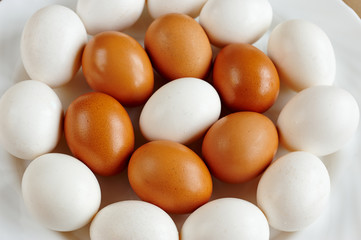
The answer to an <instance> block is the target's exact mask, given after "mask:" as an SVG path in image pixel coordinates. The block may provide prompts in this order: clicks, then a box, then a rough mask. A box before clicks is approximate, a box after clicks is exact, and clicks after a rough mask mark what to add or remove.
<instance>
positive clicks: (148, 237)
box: [90, 200, 179, 240]
mask: <svg viewBox="0 0 361 240" xmlns="http://www.w3.org/2000/svg"><path fill="white" fill-rule="evenodd" d="M90 239H91V240H103V239H107V240H117V239H132V240H153V239H158V240H178V239H179V237H178V230H177V227H176V225H175V224H174V222H173V220H172V218H171V217H170V216H169V215H168V214H167V213H166V212H164V211H163V210H162V209H161V208H159V207H157V206H155V205H153V204H150V203H147V202H143V201H138V200H126V201H121V202H115V203H112V204H110V205H108V206H106V207H104V208H103V209H101V210H100V211H99V212H98V213H97V215H96V216H95V218H94V220H93V221H92V223H91V225H90Z"/></svg>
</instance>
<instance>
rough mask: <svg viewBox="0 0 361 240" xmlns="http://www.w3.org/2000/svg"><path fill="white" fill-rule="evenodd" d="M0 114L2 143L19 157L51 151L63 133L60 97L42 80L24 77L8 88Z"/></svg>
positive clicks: (29, 157) (0, 141)
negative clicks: (23, 79)
mask: <svg viewBox="0 0 361 240" xmlns="http://www.w3.org/2000/svg"><path fill="white" fill-rule="evenodd" d="M0 116H1V118H0V144H1V146H2V147H3V148H4V149H5V150H6V151H8V152H9V153H10V154H12V155H14V156H15V157H18V158H22V159H27V160H33V159H34V158H36V157H38V156H40V155H43V154H45V153H48V152H50V151H52V150H53V149H54V148H55V147H56V145H57V144H58V142H59V139H60V136H61V135H62V130H63V128H62V123H63V116H64V113H63V107H62V104H61V102H60V99H59V97H58V96H57V94H56V93H55V92H54V91H53V90H52V89H51V88H50V87H49V86H48V85H46V84H45V83H43V82H40V81H36V80H26V81H22V82H19V83H16V84H15V85H13V86H12V87H10V88H9V89H8V90H6V92H5V93H4V94H3V95H2V96H1V98H0Z"/></svg>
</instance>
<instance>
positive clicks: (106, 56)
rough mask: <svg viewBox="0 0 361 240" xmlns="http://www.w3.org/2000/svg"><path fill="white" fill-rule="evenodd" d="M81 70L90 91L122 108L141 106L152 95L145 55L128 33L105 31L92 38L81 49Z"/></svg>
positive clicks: (149, 70) (150, 71)
mask: <svg viewBox="0 0 361 240" xmlns="http://www.w3.org/2000/svg"><path fill="white" fill-rule="evenodd" d="M82 67H83V73H84V76H85V79H86V81H87V82H88V84H89V85H90V87H91V88H92V89H94V90H95V91H99V92H103V93H106V94H109V95H110V96H112V97H114V98H115V99H117V100H118V101H119V102H120V103H121V104H123V105H127V106H135V105H140V104H142V103H144V102H145V101H146V100H147V99H148V98H149V96H150V95H151V94H152V92H153V85H154V76H153V67H152V64H151V62H150V60H149V58H148V55H147V53H146V52H145V50H144V49H143V47H142V46H141V45H140V44H139V43H138V42H137V41H136V40H135V39H134V38H132V37H130V36H129V35H127V34H124V33H120V32H115V31H108V32H102V33H99V34H97V35H95V36H94V37H93V38H92V39H91V40H89V42H88V44H87V45H86V47H85V49H84V53H83V60H82Z"/></svg>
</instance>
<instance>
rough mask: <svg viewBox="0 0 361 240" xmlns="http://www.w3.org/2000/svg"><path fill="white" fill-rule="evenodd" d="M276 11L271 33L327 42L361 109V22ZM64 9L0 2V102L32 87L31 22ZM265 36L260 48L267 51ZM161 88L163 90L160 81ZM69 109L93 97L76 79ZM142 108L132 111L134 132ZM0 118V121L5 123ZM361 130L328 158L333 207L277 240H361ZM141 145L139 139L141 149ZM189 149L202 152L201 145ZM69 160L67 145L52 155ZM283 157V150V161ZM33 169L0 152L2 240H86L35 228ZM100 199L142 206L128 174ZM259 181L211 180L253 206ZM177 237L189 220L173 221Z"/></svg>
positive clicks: (296, 2) (306, 1) (136, 33)
mask: <svg viewBox="0 0 361 240" xmlns="http://www.w3.org/2000/svg"><path fill="white" fill-rule="evenodd" d="M270 2H271V5H272V7H273V9H274V21H273V24H272V28H273V27H274V26H275V25H276V24H278V23H280V22H282V21H284V20H287V19H294V18H301V19H305V20H309V21H311V22H313V23H315V24H317V25H318V26H320V27H321V28H322V29H323V30H324V31H325V32H326V33H327V35H328V36H329V38H330V40H331V42H332V44H333V46H334V49H335V54H336V61H337V74H336V82H335V85H337V86H340V87H342V88H345V89H347V90H348V91H349V92H351V94H353V95H354V96H355V98H356V99H357V101H358V103H359V105H360V106H361V21H360V19H359V18H358V17H357V15H356V14H355V13H354V12H353V11H352V10H351V9H350V8H349V7H347V6H346V5H345V4H344V3H343V2H342V1H340V0H288V1H284V0H270ZM53 3H57V4H62V5H65V6H68V7H70V8H72V9H75V5H76V1H74V0H48V1H45V0H32V1H28V0H2V1H0V96H1V95H2V94H3V93H4V92H5V91H6V89H8V88H9V87H10V86H11V85H13V84H14V83H15V82H18V81H21V80H25V79H28V78H29V77H28V76H27V74H26V72H25V70H24V68H23V65H22V62H21V58H20V50H19V46H20V36H21V32H22V29H23V26H24V24H25V22H26V20H27V19H28V18H29V17H30V16H31V15H32V14H33V13H34V12H35V11H36V10H38V9H39V8H41V7H43V6H45V5H49V4H53ZM150 21H151V19H150V18H149V16H147V14H144V15H143V16H142V19H140V21H138V22H137V23H136V25H135V26H134V27H132V29H130V30H129V31H127V32H128V33H129V34H130V35H132V36H133V37H135V38H136V39H137V40H139V41H140V42H141V43H142V38H143V37H144V31H145V29H146V28H147V26H148V25H149V23H150ZM267 38H268V33H267V34H266V35H265V36H264V37H263V38H262V39H261V40H259V41H258V42H257V43H256V44H255V45H256V46H257V47H259V48H260V49H262V50H265V46H266V43H267ZM156 81H157V82H158V85H160V84H162V83H164V81H162V80H161V79H160V78H159V77H158V76H157V78H156ZM55 91H56V92H57V94H58V95H59V97H60V98H61V100H62V103H63V107H64V109H66V108H67V106H68V105H69V104H70V102H71V101H72V100H73V99H75V98H76V97H77V96H79V95H80V94H82V93H84V92H89V91H91V89H90V88H89V87H88V85H87V84H86V82H85V80H84V77H83V75H82V73H81V72H79V73H78V74H77V75H76V76H75V78H74V79H73V80H72V81H71V82H70V83H69V84H67V85H66V86H64V87H61V88H58V89H55ZM281 94H282V95H281V96H282V97H280V98H279V100H278V101H277V103H276V104H275V105H274V106H273V107H272V108H271V109H270V110H269V111H267V112H266V115H267V116H269V117H270V118H271V119H272V120H274V121H275V120H276V119H277V115H278V113H279V111H280V109H281V108H282V106H283V105H284V103H285V102H286V101H287V100H288V99H289V97H290V96H292V95H293V94H294V93H292V92H291V91H289V90H287V89H282V93H281ZM140 110H141V107H137V108H132V109H128V111H129V114H130V116H131V118H132V120H133V122H134V125H135V129H138V127H137V125H138V124H137V119H138V116H139V112H140ZM0 117H1V116H0ZM360 131H361V128H359V129H358V131H357V133H356V135H355V137H354V138H353V139H352V140H351V141H350V142H348V143H347V145H346V146H345V147H344V148H343V149H341V150H340V151H339V152H337V153H334V154H332V155H329V156H326V157H324V158H323V159H322V160H323V161H324V163H325V165H326V166H327V168H328V170H329V173H330V176H331V182H332V190H331V197H330V203H329V205H328V208H327V209H326V211H325V212H324V214H323V215H322V216H321V217H320V218H319V219H318V220H317V221H316V222H315V223H314V224H313V225H311V226H310V227H308V228H307V229H305V230H303V231H300V232H296V233H283V232H278V231H276V230H273V229H271V239H272V240H291V239H292V240H299V239H311V240H313V239H318V240H326V239H327V240H339V239H345V240H356V239H361V228H360V226H361V186H360V185H359V183H360V182H361V161H360V156H361V146H360V145H361V132H360ZM143 142H144V139H142V137H141V136H140V134H139V133H138V134H137V145H138V146H139V145H140V144H142V143H143ZM192 148H194V149H195V150H196V151H199V143H198V144H197V143H196V144H193V145H192ZM54 152H62V153H68V154H70V152H69V150H68V148H67V146H66V143H65V140H64V138H63V139H61V142H60V143H59V145H58V146H57V148H56V149H55V150H54ZM285 152H286V151H285V150H283V149H281V150H280V151H279V152H278V154H277V155H278V156H280V155H282V154H284V153H285ZM28 164H29V161H24V160H21V159H17V158H14V157H13V156H10V155H9V154H8V153H6V152H5V151H4V150H3V149H2V148H1V147H0V239H49V240H52V239H71V240H72V239H89V233H88V230H89V226H86V227H84V228H82V229H80V230H77V231H74V232H69V233H58V232H54V231H50V230H47V229H45V228H44V227H42V226H41V225H40V224H38V223H37V222H36V221H35V220H34V219H33V218H32V217H31V216H30V215H29V214H28V213H27V211H26V209H25V207H24V204H23V201H22V197H21V189H20V185H21V178H22V174H23V172H24V170H25V168H26V166H27V165H28ZM98 180H99V182H100V184H101V188H102V192H103V199H102V205H101V207H104V206H106V205H108V204H110V203H113V202H116V201H120V200H125V199H137V196H136V195H135V194H134V192H133V191H132V190H131V188H130V186H129V183H128V181H127V175H126V171H123V172H122V173H121V174H119V175H117V176H113V177H98ZM257 183H258V179H255V180H253V181H251V182H248V183H245V184H236V185H230V184H225V183H221V182H219V181H218V180H215V179H214V194H213V196H212V198H219V197H240V198H243V199H246V200H249V201H251V202H253V203H254V202H255V189H256V186H257ZM172 217H173V219H174V220H175V222H176V224H177V226H178V228H179V229H180V228H181V226H182V224H183V221H184V220H185V219H186V217H187V215H172Z"/></svg>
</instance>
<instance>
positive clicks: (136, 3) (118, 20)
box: [76, 0, 145, 35]
mask: <svg viewBox="0 0 361 240" xmlns="http://www.w3.org/2000/svg"><path fill="white" fill-rule="evenodd" d="M144 5H145V0H107V1H99V0H78V3H77V7H76V12H77V13H78V15H79V16H80V18H81V19H82V20H83V23H84V25H85V28H86V30H87V32H88V33H89V34H91V35H95V34H97V33H100V32H104V31H122V30H124V29H126V28H128V27H130V26H132V25H133V24H134V23H135V22H136V21H137V20H138V19H139V18H140V16H141V14H142V12H143V8H144Z"/></svg>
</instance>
